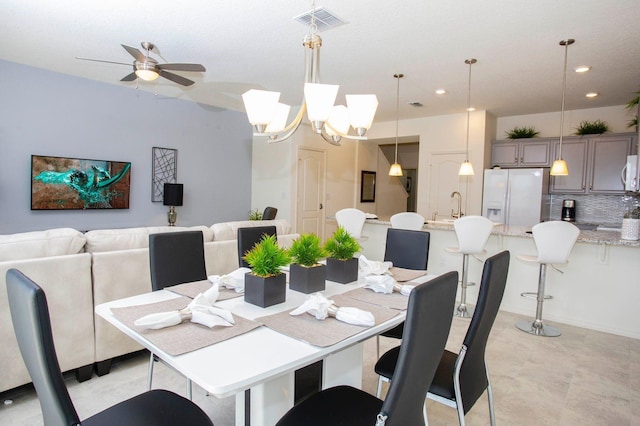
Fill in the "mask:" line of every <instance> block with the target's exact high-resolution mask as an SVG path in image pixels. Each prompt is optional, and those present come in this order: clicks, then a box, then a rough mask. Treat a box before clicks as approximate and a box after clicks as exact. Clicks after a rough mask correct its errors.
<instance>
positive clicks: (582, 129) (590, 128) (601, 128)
mask: <svg viewBox="0 0 640 426" xmlns="http://www.w3.org/2000/svg"><path fill="white" fill-rule="evenodd" d="M608 131H609V126H608V125H607V123H605V122H604V121H601V120H594V121H588V120H582V121H581V122H580V125H579V126H578V127H576V133H575V134H576V135H600V134H602V133H606V132H608Z"/></svg>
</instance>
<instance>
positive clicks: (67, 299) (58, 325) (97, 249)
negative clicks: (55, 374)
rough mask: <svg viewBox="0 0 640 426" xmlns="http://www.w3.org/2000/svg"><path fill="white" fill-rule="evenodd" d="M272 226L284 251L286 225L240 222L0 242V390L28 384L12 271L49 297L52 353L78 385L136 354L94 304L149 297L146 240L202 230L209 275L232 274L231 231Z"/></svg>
mask: <svg viewBox="0 0 640 426" xmlns="http://www.w3.org/2000/svg"><path fill="white" fill-rule="evenodd" d="M266 225H275V226H276V230H277V233H278V242H279V243H280V244H281V245H282V246H285V247H288V246H289V245H290V244H291V242H292V241H293V239H295V238H296V237H297V234H291V227H290V225H289V223H288V222H287V221H286V220H273V221H238V222H225V223H217V224H214V225H212V226H211V227H207V226H195V227H189V228H181V227H168V226H161V227H142V228H127V229H104V230H94V231H88V232H86V233H82V232H79V231H77V230H74V229H70V228H61V229H52V230H48V231H38V232H27V233H21V234H13V235H2V236H0V338H1V339H2V340H1V341H2V345H0V365H1V366H2V368H1V369H0V392H2V391H5V390H7V389H11V388H14V387H16V386H20V385H23V384H25V383H29V382H30V381H31V380H30V378H29V375H28V373H27V371H26V368H25V366H24V364H23V362H22V357H21V355H20V351H19V349H18V345H17V342H16V339H15V336H14V334H13V327H12V325H11V316H10V312H9V306H8V301H7V294H6V282H5V276H6V271H7V270H8V269H10V268H17V269H19V270H21V271H22V272H24V273H25V274H26V275H27V276H29V277H30V278H32V279H33V280H34V281H35V282H37V283H38V284H40V285H41V286H42V287H43V289H44V290H45V293H46V295H47V299H48V303H49V311H50V315H51V323H52V329H53V335H54V340H55V344H56V351H57V353H58V358H59V361H60V367H61V369H62V370H63V371H69V370H74V369H76V376H77V378H78V380H86V379H88V378H90V377H91V374H92V372H93V369H94V364H95V366H96V372H97V373H98V374H99V375H102V374H105V373H108V372H109V368H110V365H111V359H112V358H114V357H117V356H120V355H124V354H127V353H130V352H134V351H137V350H139V349H141V347H140V346H138V345H137V344H136V343H135V342H134V341H133V340H131V339H130V338H128V337H127V336H125V335H124V334H123V333H122V332H120V331H118V330H117V329H116V328H114V327H113V326H111V325H110V324H108V323H107V322H106V321H104V320H103V319H101V318H99V317H96V316H95V314H94V306H95V305H98V304H100V303H104V302H108V301H111V300H115V299H120V298H123V297H128V296H133V295H136V294H140V293H144V292H148V291H151V276H150V273H149V249H148V246H149V234H153V233H158V232H176V231H182V230H201V231H202V233H203V237H204V246H205V262H206V267H207V275H211V274H224V273H228V272H230V271H233V270H234V269H236V268H238V253H237V241H236V235H237V229H238V228H240V227H248V226H266Z"/></svg>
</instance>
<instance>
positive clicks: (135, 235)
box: [85, 226, 213, 253]
mask: <svg viewBox="0 0 640 426" xmlns="http://www.w3.org/2000/svg"><path fill="white" fill-rule="evenodd" d="M180 231H202V235H203V238H204V241H205V242H207V241H212V240H213V231H212V230H211V229H210V228H208V227H206V226H192V227H181V226H149V227H143V228H124V229H98V230H94V231H88V232H87V233H86V234H85V235H86V237H87V244H86V251H88V252H91V253H98V252H105V251H114V250H129V249H139V248H148V247H149V234H157V233H161V232H180Z"/></svg>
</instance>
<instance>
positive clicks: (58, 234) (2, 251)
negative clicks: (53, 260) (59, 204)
mask: <svg viewBox="0 0 640 426" xmlns="http://www.w3.org/2000/svg"><path fill="white" fill-rule="evenodd" d="M85 242H86V238H85V236H84V234H83V233H82V232H80V231H77V230H75V229H72V228H56V229H49V230H46V231H34V232H23V233H19V234H11V235H0V261H6V260H20V259H36V258H41V257H50V256H62V255H65V254H76V253H81V252H82V251H83V250H84V245H85Z"/></svg>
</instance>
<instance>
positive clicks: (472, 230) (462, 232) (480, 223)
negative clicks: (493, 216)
mask: <svg viewBox="0 0 640 426" xmlns="http://www.w3.org/2000/svg"><path fill="white" fill-rule="evenodd" d="M453 229H455V231H456V236H457V237H458V251H459V252H460V253H462V254H480V253H483V252H484V246H485V245H486V244H487V240H488V239H489V235H490V234H491V230H492V229H493V222H491V221H490V220H489V219H487V218H486V217H484V216H464V217H461V218H460V219H456V220H454V221H453Z"/></svg>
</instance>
